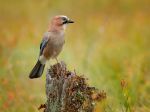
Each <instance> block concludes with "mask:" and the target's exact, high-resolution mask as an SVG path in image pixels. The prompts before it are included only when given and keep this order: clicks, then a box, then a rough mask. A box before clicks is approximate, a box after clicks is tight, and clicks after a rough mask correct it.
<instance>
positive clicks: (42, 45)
mask: <svg viewBox="0 0 150 112" xmlns="http://www.w3.org/2000/svg"><path fill="white" fill-rule="evenodd" d="M48 40H49V38H48V37H44V38H43V40H42V42H41V44H40V56H41V55H42V53H43V50H44V48H45V47H46V45H47V43H48Z"/></svg>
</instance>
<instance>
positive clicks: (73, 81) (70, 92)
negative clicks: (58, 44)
mask: <svg viewBox="0 0 150 112" xmlns="http://www.w3.org/2000/svg"><path fill="white" fill-rule="evenodd" d="M46 96H47V102H46V103H45V104H44V106H43V105H41V107H40V108H45V109H44V112H94V106H95V101H100V100H102V99H104V98H106V93H105V92H103V91H102V92H99V91H98V90H97V89H95V87H89V86H88V84H87V83H86V79H85V78H84V77H83V76H78V75H77V74H76V73H75V72H70V71H68V70H67V68H66V64H65V63H64V62H61V63H57V64H55V65H53V66H51V67H50V69H48V70H47V73H46ZM40 108H39V109H40Z"/></svg>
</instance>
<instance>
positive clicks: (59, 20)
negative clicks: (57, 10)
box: [50, 15, 74, 29]
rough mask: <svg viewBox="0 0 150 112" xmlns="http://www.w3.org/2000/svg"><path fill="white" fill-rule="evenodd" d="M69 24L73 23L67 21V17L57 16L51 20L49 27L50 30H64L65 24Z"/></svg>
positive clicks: (69, 20)
mask: <svg viewBox="0 0 150 112" xmlns="http://www.w3.org/2000/svg"><path fill="white" fill-rule="evenodd" d="M70 23H74V21H73V20H71V19H69V18H68V17H67V16H64V15H59V16H55V17H53V18H52V20H51V23H50V26H51V28H56V29H57V28H58V29H65V27H66V26H67V24H70Z"/></svg>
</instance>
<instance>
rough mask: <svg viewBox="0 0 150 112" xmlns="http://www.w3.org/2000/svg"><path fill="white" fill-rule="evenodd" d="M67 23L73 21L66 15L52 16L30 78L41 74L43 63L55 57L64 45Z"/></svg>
mask: <svg viewBox="0 0 150 112" xmlns="http://www.w3.org/2000/svg"><path fill="white" fill-rule="evenodd" d="M69 23H74V22H73V21H72V20H70V19H69V18H68V17H67V16H63V15H60V16H55V17H53V18H52V20H51V22H50V24H49V26H48V31H47V32H46V33H45V34H44V37H43V40H42V43H41V45H40V55H39V59H38V61H37V63H36V65H35V66H34V68H33V69H32V71H31V73H30V75H29V77H30V78H31V79H32V78H38V77H40V76H41V75H42V73H43V70H44V67H45V64H46V62H47V61H48V60H49V59H53V58H56V59H57V56H58V55H59V53H60V52H61V50H62V47H63V45H64V41H65V40H64V33H65V28H66V25H67V24H69Z"/></svg>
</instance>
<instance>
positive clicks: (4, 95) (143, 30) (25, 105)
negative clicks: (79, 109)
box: [0, 0, 150, 112]
mask: <svg viewBox="0 0 150 112" xmlns="http://www.w3.org/2000/svg"><path fill="white" fill-rule="evenodd" d="M149 4H150V2H149V1H148V0H121V1H119V0H86V1H85V0H82V1H81V0H80V1H71V0H63V1H59V0H55V1H51V0H0V14H1V15H0V21H1V22H0V111H2V112H16V111H18V112H38V109H37V108H38V107H39V105H40V104H41V102H43V103H44V102H45V100H46V96H45V88H44V87H45V73H44V75H43V76H42V78H39V79H37V80H30V79H29V78H28V74H29V72H30V70H31V69H32V67H33V66H34V64H35V62H36V60H37V57H38V54H39V44H40V41H41V38H42V36H43V33H44V32H45V31H46V30H47V26H48V25H47V24H48V21H49V20H50V18H51V17H52V16H54V15H59V14H63V15H67V16H68V17H70V18H72V19H73V20H74V21H75V24H72V25H69V26H68V29H67V30H66V42H65V46H64V49H63V52H62V53H61V55H60V56H59V60H63V61H64V62H65V63H67V66H68V68H69V69H70V70H71V71H72V70H74V69H75V70H76V72H77V73H79V74H82V73H84V75H86V77H87V78H88V79H89V83H90V85H92V86H95V87H96V88H98V89H100V90H104V91H105V92H106V93H107V99H106V100H105V101H102V102H100V103H99V104H98V105H97V106H96V112H148V111H150V107H149V105H150V94H149V93H150V44H149V43H150V31H149V29H150V7H149ZM54 63H56V61H55V60H51V61H50V64H54Z"/></svg>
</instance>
